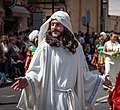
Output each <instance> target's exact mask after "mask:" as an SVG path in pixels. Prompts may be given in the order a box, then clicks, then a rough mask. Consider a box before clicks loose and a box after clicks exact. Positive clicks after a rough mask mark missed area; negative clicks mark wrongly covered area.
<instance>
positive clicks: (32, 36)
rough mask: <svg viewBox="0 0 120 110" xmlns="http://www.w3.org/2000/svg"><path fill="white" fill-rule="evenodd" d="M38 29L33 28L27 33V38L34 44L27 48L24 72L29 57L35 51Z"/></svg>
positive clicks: (26, 68) (30, 57) (27, 65)
mask: <svg viewBox="0 0 120 110" xmlns="http://www.w3.org/2000/svg"><path fill="white" fill-rule="evenodd" d="M38 33H39V31H38V30H33V31H32V32H31V33H30V34H29V40H30V41H31V42H32V43H33V44H34V45H32V46H30V47H29V48H28V49H27V53H26V62H25V72H26V71H27V70H28V67H29V64H30V62H31V59H32V57H33V55H34V53H35V50H36V48H37V46H38Z"/></svg>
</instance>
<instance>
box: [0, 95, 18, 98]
mask: <svg viewBox="0 0 120 110" xmlns="http://www.w3.org/2000/svg"><path fill="white" fill-rule="evenodd" d="M15 96H16V95H1V96H0V97H7V98H10V97H15Z"/></svg>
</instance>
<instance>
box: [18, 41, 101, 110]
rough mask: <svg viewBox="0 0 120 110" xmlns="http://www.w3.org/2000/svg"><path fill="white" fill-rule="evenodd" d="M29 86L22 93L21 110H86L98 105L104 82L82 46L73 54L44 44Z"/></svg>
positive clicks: (37, 54) (33, 64)
mask: <svg viewBox="0 0 120 110" xmlns="http://www.w3.org/2000/svg"><path fill="white" fill-rule="evenodd" d="M26 78H27V79H28V82H29V85H28V87H26V88H25V89H24V90H23V91H22V94H21V98H20V100H19V103H18V106H17V107H18V108H20V109H21V110H85V109H86V102H87V103H89V104H94V103H95V101H96V98H97V95H98V94H99V92H100V90H101V87H102V79H101V78H100V76H98V75H96V74H92V73H91V72H90V71H89V69H88V66H87V63H86V59H85V56H84V53H83V50H82V47H81V45H79V46H78V48H77V52H76V53H75V54H72V53H71V52H69V51H68V50H67V49H64V47H63V46H60V47H51V46H49V45H48V44H47V43H46V42H45V41H43V42H42V43H41V44H40V45H39V46H38V48H37V50H36V52H35V54H34V59H32V61H31V63H30V67H29V69H28V71H27V73H26Z"/></svg>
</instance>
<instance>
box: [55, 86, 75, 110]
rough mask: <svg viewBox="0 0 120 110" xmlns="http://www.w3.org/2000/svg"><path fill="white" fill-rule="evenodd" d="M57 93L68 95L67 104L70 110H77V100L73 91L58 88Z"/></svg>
mask: <svg viewBox="0 0 120 110" xmlns="http://www.w3.org/2000/svg"><path fill="white" fill-rule="evenodd" d="M55 91H57V92H63V93H66V94H67V104H68V110H75V99H74V94H73V89H72V88H69V89H65V88H62V87H60V88H58V87H57V88H56V89H55Z"/></svg>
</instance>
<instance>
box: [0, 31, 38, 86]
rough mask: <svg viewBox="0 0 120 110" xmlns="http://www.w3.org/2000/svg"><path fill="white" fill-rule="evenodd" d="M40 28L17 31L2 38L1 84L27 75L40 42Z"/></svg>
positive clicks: (0, 46)
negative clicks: (30, 30) (26, 72)
mask: <svg viewBox="0 0 120 110" xmlns="http://www.w3.org/2000/svg"><path fill="white" fill-rule="evenodd" d="M37 41H38V30H34V31H32V32H29V33H28V30H26V31H24V32H19V33H17V32H15V33H12V34H10V35H9V34H8V35H2V36H1V38H0V86H2V85H4V84H6V83H13V82H14V79H15V78H16V77H20V76H25V71H26V70H27V69H28V66H29V63H30V60H31V57H32V56H33V53H34V52H35V50H36V47H37V44H38V42H37Z"/></svg>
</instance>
